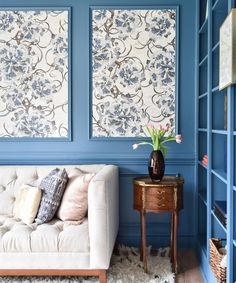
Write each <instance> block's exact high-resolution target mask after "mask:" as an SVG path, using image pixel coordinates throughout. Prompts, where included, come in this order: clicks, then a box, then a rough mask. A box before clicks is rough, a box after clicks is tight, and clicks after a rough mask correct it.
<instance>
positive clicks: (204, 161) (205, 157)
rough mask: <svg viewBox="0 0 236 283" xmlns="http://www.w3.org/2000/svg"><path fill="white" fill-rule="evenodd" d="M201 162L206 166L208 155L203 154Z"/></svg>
mask: <svg viewBox="0 0 236 283" xmlns="http://www.w3.org/2000/svg"><path fill="white" fill-rule="evenodd" d="M202 164H203V165H204V166H206V167H207V164H208V156H207V155H206V154H205V155H204V156H203V158H202Z"/></svg>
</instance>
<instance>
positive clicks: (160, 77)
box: [90, 6, 178, 138]
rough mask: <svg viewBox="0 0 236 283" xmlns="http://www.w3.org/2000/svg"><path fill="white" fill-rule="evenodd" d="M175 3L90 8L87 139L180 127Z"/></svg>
mask: <svg viewBox="0 0 236 283" xmlns="http://www.w3.org/2000/svg"><path fill="white" fill-rule="evenodd" d="M177 52H178V7H176V6H174V7H172V6H171V7H151V8H145V7H141V8H140V7H125V8H124V7H122V8H120V7H115V8H114V7H111V8H110V7H108V8H104V7H102V8H101V7H93V8H92V9H91V115H90V118H91V120H90V126H91V128H90V137H91V138H108V137H109V138H124V137H125V138H128V137H130V138H134V137H145V136H146V134H147V133H146V125H147V124H149V123H151V124H153V125H156V126H157V125H158V126H169V127H170V128H171V130H172V131H173V132H177V131H178V129H177V128H178V119H177V110H178V107H177V102H178V95H177V94H178V76H177V75H178V54H177Z"/></svg>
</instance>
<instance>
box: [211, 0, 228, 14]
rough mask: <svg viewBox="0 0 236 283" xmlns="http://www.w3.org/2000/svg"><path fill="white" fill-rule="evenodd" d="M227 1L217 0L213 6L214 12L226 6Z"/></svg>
mask: <svg viewBox="0 0 236 283" xmlns="http://www.w3.org/2000/svg"><path fill="white" fill-rule="evenodd" d="M225 3H227V1H225V0H216V2H215V3H214V5H213V6H212V11H213V12H216V11H220V10H221V9H222V8H223V7H224V5H225ZM226 5H227V4H226ZM226 7H227V6H226Z"/></svg>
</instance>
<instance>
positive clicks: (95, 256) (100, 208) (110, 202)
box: [88, 165, 119, 269]
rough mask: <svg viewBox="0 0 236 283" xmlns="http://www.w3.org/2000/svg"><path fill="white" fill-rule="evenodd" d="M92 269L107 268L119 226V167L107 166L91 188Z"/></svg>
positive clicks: (89, 209) (89, 210) (89, 206)
mask: <svg viewBox="0 0 236 283" xmlns="http://www.w3.org/2000/svg"><path fill="white" fill-rule="evenodd" d="M88 225H89V238H90V268H93V269H108V267H109V264H110V259H111V254H112V251H113V248H114V244H115V240H116V236H117V233H118V227H119V172H118V167H117V166H114V165H106V166H104V167H103V168H102V170H101V171H99V172H98V173H97V174H96V176H95V177H94V178H93V179H92V181H91V182H90V184H89V189H88Z"/></svg>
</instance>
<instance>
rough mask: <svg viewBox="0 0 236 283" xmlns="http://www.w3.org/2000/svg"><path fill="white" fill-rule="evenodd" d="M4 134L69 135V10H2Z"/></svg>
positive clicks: (0, 120) (0, 119)
mask: <svg viewBox="0 0 236 283" xmlns="http://www.w3.org/2000/svg"><path fill="white" fill-rule="evenodd" d="M0 102H1V103H0V137H13V138H14V137H39V138H45V137H53V138H54V137H68V11H65V10H64V11H56V10H55V11H49V10H45V11H44V10H35V11H28V10H24V11H20V10H16V11H13V10H12V11H10V10H9V11H5V10H4V11H0Z"/></svg>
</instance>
